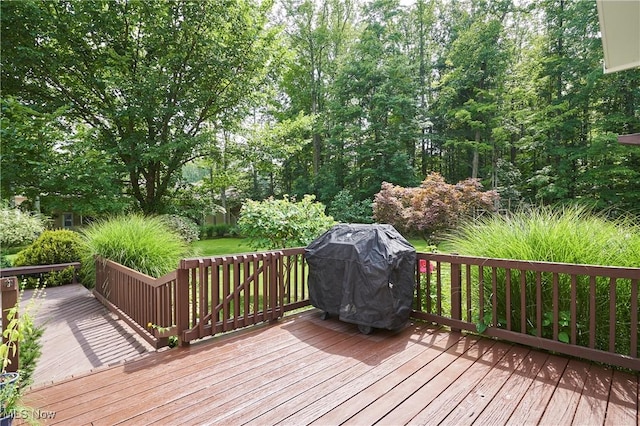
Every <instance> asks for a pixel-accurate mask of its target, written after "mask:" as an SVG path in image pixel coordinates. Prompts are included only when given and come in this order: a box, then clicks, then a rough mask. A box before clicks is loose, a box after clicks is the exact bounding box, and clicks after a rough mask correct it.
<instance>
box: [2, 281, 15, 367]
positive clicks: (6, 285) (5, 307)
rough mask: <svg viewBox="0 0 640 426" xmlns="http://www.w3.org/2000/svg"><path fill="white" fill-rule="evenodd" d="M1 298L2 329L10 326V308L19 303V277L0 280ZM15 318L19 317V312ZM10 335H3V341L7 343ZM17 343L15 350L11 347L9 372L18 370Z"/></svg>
mask: <svg viewBox="0 0 640 426" xmlns="http://www.w3.org/2000/svg"><path fill="white" fill-rule="evenodd" d="M0 293H1V294H0V300H1V302H0V303H1V305H2V330H6V329H7V328H9V318H7V313H8V311H9V310H10V309H12V308H13V307H14V306H16V303H18V278H17V277H8V278H2V279H1V280H0ZM14 319H18V313H17V312H16V316H15V318H14ZM8 340H9V338H8V337H6V338H5V337H4V336H3V337H2V343H7V342H8ZM13 343H14V344H15V349H16V350H15V352H14V351H13V348H9V365H8V366H7V372H16V371H17V370H18V352H19V350H20V348H19V345H18V342H13Z"/></svg>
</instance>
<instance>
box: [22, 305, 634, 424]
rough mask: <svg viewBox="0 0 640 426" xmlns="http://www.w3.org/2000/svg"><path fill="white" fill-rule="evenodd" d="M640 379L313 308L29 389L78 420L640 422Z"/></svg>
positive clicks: (36, 403) (42, 403)
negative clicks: (370, 329)
mask: <svg viewBox="0 0 640 426" xmlns="http://www.w3.org/2000/svg"><path fill="white" fill-rule="evenodd" d="M638 386H639V385H638V375H637V374H629V373H624V372H620V371H614V370H611V369H607V368H603V367H601V366H598V365H595V364H591V363H587V362H584V361H580V360H575V359H570V358H565V357H561V356H557V355H549V354H547V353H545V352H538V351H535V350H532V349H530V348H526V347H523V346H520V345H513V344H508V343H503V342H498V341H495V340H491V339H486V338H479V337H477V336H472V335H464V334H461V333H458V332H449V331H447V330H446V329H442V328H438V327H436V326H432V325H429V324H425V323H420V322H411V323H409V324H408V325H407V326H406V327H405V328H403V329H402V330H401V331H400V332H396V333H392V332H390V331H383V330H376V331H375V332H374V333H373V334H371V335H363V334H360V333H359V332H358V329H357V327H356V326H354V325H352V324H347V323H343V322H341V321H338V320H336V319H329V320H327V321H322V320H321V319H320V315H319V312H318V311H317V310H311V311H307V312H304V313H301V314H297V315H295V316H291V317H286V318H284V319H282V320H280V321H277V322H274V323H269V324H264V325H261V326H256V327H251V328H249V329H246V330H244V331H241V332H236V333H230V334H227V335H224V336H219V337H216V338H213V339H209V340H206V341H201V342H198V343H195V344H192V345H191V346H189V347H186V348H180V349H172V350H167V351H163V352H157V353H152V354H148V355H146V356H144V357H143V358H140V359H137V360H132V361H127V362H124V363H121V364H118V365H116V366H112V367H109V368H100V369H98V370H95V371H93V372H91V373H87V374H84V375H79V376H77V377H73V378H70V379H66V380H63V381H60V382H57V383H54V384H50V385H45V386H39V387H35V388H34V389H32V390H31V391H30V392H29V393H28V395H27V397H26V398H27V400H26V402H27V403H28V404H30V405H31V406H32V407H34V408H36V409H39V410H41V411H45V412H55V413H56V416H55V419H53V420H45V421H43V423H44V424H65V425H84V424H93V425H116V424H131V425H146V424H148V425H157V424H187V425H192V424H193V425H196V424H225V425H240V424H254V425H270V424H287V425H301V424H311V423H314V424H318V425H334V424H335V425H337V424H355V425H369V424H374V423H377V424H394V425H397V424H410V423H413V424H435V423H439V422H441V421H442V422H444V423H449V424H460V425H465V424H480V425H483V424H492V425H494V424H496V425H500V424H538V423H540V424H576V425H578V424H589V425H591V424H615V425H636V426H637V424H638ZM585 420H586V422H587V423H585ZM17 423H18V424H19V422H17Z"/></svg>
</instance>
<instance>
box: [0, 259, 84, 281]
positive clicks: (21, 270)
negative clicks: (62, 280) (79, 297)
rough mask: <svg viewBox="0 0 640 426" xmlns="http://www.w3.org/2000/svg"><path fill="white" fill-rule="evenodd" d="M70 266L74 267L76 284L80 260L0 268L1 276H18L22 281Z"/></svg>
mask: <svg viewBox="0 0 640 426" xmlns="http://www.w3.org/2000/svg"><path fill="white" fill-rule="evenodd" d="M69 268H73V279H72V283H73V284H76V283H77V282H78V269H80V262H71V263H57V264H54V265H34V266H16V267H13V268H2V269H0V278H4V277H17V278H18V280H19V281H20V282H22V280H23V279H24V278H25V277H28V276H33V275H38V276H39V277H40V278H42V276H43V275H44V274H46V273H47V272H54V271H64V270H65V269H69Z"/></svg>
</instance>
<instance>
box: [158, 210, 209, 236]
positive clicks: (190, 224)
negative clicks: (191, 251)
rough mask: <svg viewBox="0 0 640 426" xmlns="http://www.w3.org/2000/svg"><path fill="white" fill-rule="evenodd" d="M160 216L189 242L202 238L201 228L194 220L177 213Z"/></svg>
mask: <svg viewBox="0 0 640 426" xmlns="http://www.w3.org/2000/svg"><path fill="white" fill-rule="evenodd" d="M160 218H161V219H162V220H163V221H164V222H165V223H166V224H167V226H168V227H169V228H171V229H172V230H173V231H174V232H175V233H176V234H178V235H179V236H181V237H182V239H183V240H185V241H186V242H187V243H190V242H192V241H198V239H199V238H200V229H199V228H198V224H197V223H195V222H194V221H193V220H191V219H189V218H186V217H184V216H179V215H175V214H167V215H162V216H160Z"/></svg>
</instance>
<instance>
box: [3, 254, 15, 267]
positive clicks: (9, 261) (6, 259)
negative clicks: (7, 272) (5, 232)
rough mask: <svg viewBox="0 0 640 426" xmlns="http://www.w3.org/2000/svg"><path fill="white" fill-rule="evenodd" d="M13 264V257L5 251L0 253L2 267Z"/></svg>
mask: <svg viewBox="0 0 640 426" xmlns="http://www.w3.org/2000/svg"><path fill="white" fill-rule="evenodd" d="M12 265H13V263H12V262H11V259H9V258H8V257H7V256H6V255H5V254H4V252H2V253H0V268H11V266H12Z"/></svg>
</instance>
